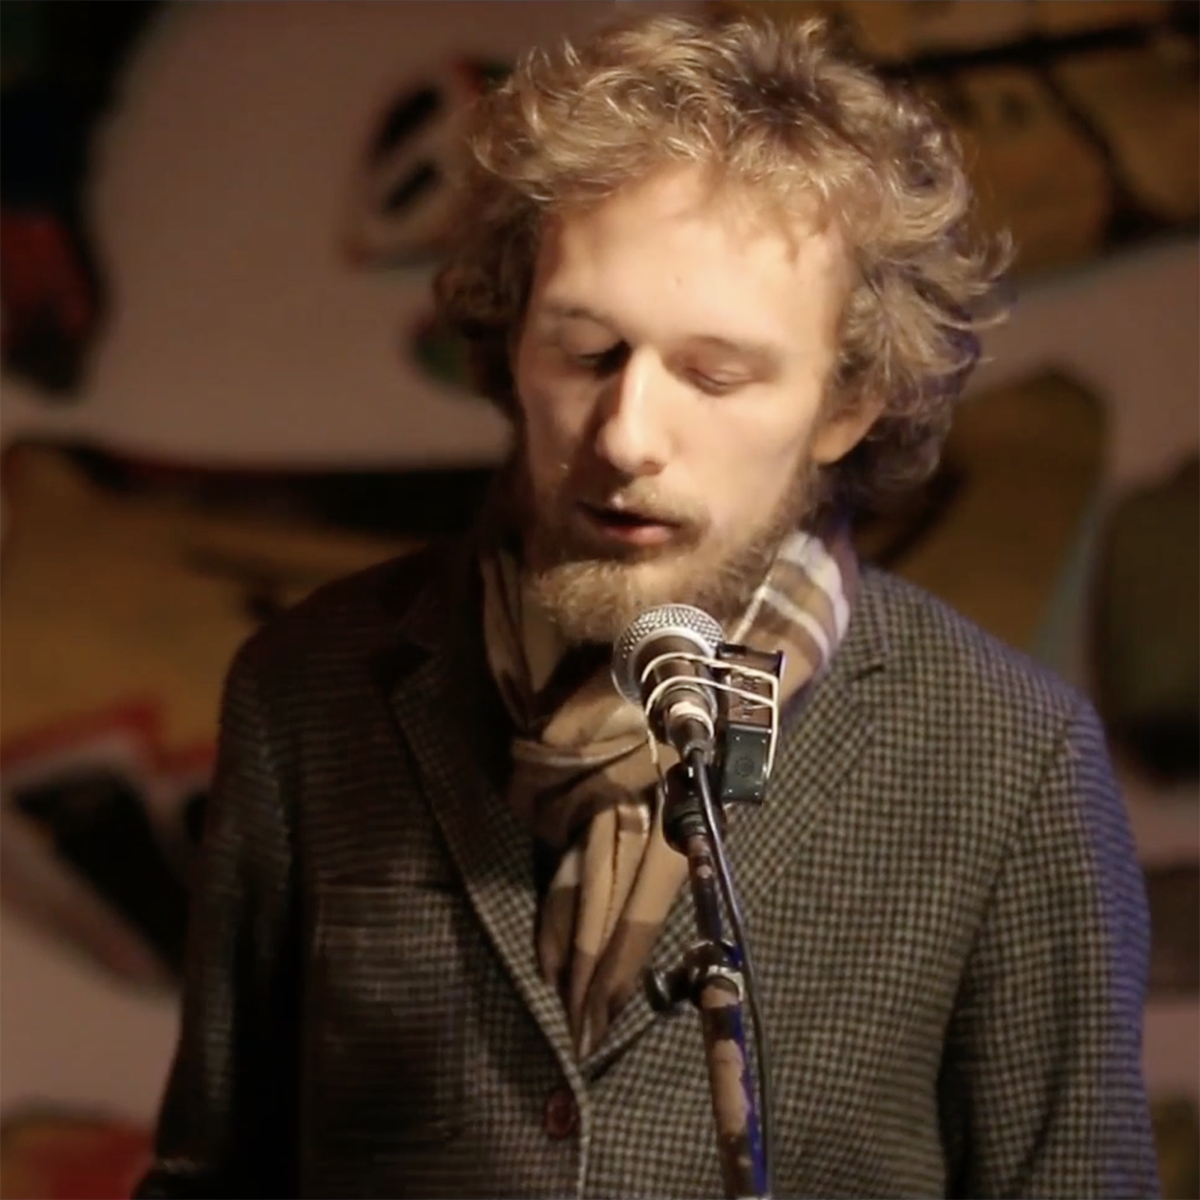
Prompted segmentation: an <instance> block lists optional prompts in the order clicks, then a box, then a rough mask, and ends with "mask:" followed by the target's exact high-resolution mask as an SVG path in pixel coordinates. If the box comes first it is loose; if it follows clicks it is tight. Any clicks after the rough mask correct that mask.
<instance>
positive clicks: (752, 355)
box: [543, 300, 783, 368]
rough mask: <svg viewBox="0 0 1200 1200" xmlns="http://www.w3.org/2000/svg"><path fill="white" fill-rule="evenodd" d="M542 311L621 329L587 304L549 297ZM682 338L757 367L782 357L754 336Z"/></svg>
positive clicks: (775, 362) (770, 364)
mask: <svg viewBox="0 0 1200 1200" xmlns="http://www.w3.org/2000/svg"><path fill="white" fill-rule="evenodd" d="M543 312H544V313H545V314H546V315H547V316H550V317H554V318H556V319H558V320H561V321H591V322H593V323H594V324H596V325H603V326H604V327H605V328H606V329H608V330H610V331H612V332H613V333H618V332H619V330H620V325H619V323H618V322H617V321H616V320H614V319H613V318H612V317H611V316H610V315H609V314H608V313H605V312H601V311H599V310H597V309H594V308H588V306H587V305H586V304H572V303H569V302H566V301H558V300H550V301H548V302H547V303H546V305H545V306H544V308H543ZM681 340H682V341H684V342H687V343H690V344H692V345H700V346H705V347H708V348H711V349H714V350H721V351H725V352H727V353H731V354H736V355H738V356H739V357H742V358H745V359H747V360H748V361H750V362H751V363H752V364H753V365H754V366H755V367H758V368H776V367H778V365H779V363H780V361H781V360H782V357H783V356H782V354H781V352H780V350H779V348H778V347H776V346H773V345H771V344H770V343H769V342H759V341H755V340H753V339H742V338H730V337H723V336H721V335H720V334H713V333H693V334H688V335H686V336H685V337H684V338H682V339H681Z"/></svg>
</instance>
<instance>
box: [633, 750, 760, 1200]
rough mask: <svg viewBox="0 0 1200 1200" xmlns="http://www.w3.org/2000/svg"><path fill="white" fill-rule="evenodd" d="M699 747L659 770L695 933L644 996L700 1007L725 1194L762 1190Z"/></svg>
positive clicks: (735, 962)
mask: <svg viewBox="0 0 1200 1200" xmlns="http://www.w3.org/2000/svg"><path fill="white" fill-rule="evenodd" d="M708 770H709V768H708V766H707V764H706V762H705V756H704V754H703V753H702V752H697V753H694V754H691V755H689V761H688V762H686V763H679V764H678V765H676V766H673V767H671V768H670V769H669V770H668V771H667V772H666V798H665V806H664V809H663V830H664V833H665V834H666V837H667V840H668V841H669V842H670V844H671V845H672V846H674V847H675V848H676V849H677V850H678V851H679V852H680V853H681V854H683V855H684V856H685V857H686V858H687V862H688V875H689V879H690V882H691V891H692V901H693V903H694V906H695V910H696V931H697V933H698V935H699V940H698V941H697V943H696V944H695V945H694V946H693V947H692V949H691V950H690V951H689V953H688V955H687V957H686V959H685V960H684V963H683V965H682V966H681V967H679V968H677V969H676V970H674V971H672V972H671V973H670V975H668V976H663V975H662V974H656V975H654V976H652V977H651V980H650V987H651V990H652V993H656V994H657V996H656V997H655V996H653V995H652V999H655V1000H656V1003H657V1004H659V1005H660V1006H663V1007H668V1006H671V1005H672V1004H674V1003H676V1002H677V1001H678V1000H679V999H682V998H687V999H690V1000H691V1002H692V1004H693V1005H694V1006H695V1007H696V1009H697V1010H698V1011H699V1014H700V1025H701V1029H702V1031H703V1034H704V1048H705V1053H706V1056H707V1059H708V1078H709V1085H710V1087H711V1089H712V1104H713V1117H714V1118H715V1121H716V1127H717V1150H718V1153H719V1155H720V1159H721V1175H722V1178H723V1181H724V1185H725V1195H726V1196H728V1197H734V1198H737V1200H746V1198H748V1197H768V1196H769V1189H768V1182H767V1163H766V1156H765V1153H764V1147H763V1144H762V1133H761V1128H760V1124H759V1117H758V1111H757V1106H756V1104H755V1092H754V1082H753V1075H752V1071H751V1064H750V1058H749V1055H748V1054H747V1050H746V1035H745V1025H744V1022H743V1019H742V1012H743V1001H744V999H745V994H746V990H745V989H746V984H745V977H744V975H743V971H742V952H741V950H740V948H739V947H738V946H736V945H733V944H731V943H729V942H727V941H726V940H725V934H724V928H723V922H722V916H721V893H720V886H719V877H718V871H717V864H716V855H715V852H714V847H713V836H714V834H715V835H716V836H717V837H719V836H720V832H719V831H715V830H713V829H712V828H711V825H710V822H711V821H713V820H717V819H719V814H718V811H717V808H716V805H715V804H714V803H713V802H712V791H711V788H710V784H709V778H708Z"/></svg>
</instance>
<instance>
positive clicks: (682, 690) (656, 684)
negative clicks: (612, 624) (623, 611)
mask: <svg viewBox="0 0 1200 1200" xmlns="http://www.w3.org/2000/svg"><path fill="white" fill-rule="evenodd" d="M724 639H725V635H724V633H723V631H722V629H721V626H720V625H718V624H717V622H716V621H715V620H714V619H713V618H712V617H710V616H709V615H708V613H706V612H703V611H702V610H701V609H698V608H692V607H691V606H690V605H687V604H663V605H660V606H659V607H657V608H650V609H647V610H646V611H645V612H644V613H642V614H641V615H640V616H638V617H637V618H635V619H634V620H633V621H632V622H630V624H629V625H628V626H626V628H625V631H624V633H622V634H621V636H620V637H619V638H618V639H617V641H616V644H615V645H614V646H613V656H612V677H613V683H615V684H616V688H617V691H618V692H620V693H621V695H622V696H624V697H625V699H626V700H628V701H630V702H631V703H633V704H636V705H638V706H639V707H640V708H645V706H646V704H647V702H648V701H649V700H650V698H651V695H652V694H653V693H654V692H655V691H656V690H657V691H658V694H657V696H655V697H654V701H653V704H652V705H651V707H650V711H649V713H648V714H647V715H648V716H649V719H650V728H651V730H652V731H653V733H654V735H655V737H657V738H658V740H659V741H660V742H664V743H665V744H666V745H668V746H671V747H672V748H673V749H674V750H675V752H676V753H677V754H678V755H679V757H680V759H682V760H683V761H684V762H686V761H687V760H688V756H689V755H690V754H692V753H693V752H694V751H696V750H701V751H703V753H704V757H705V761H708V762H711V761H712V757H713V743H714V739H715V736H716V720H717V705H716V701H715V700H714V698H713V689H712V688H711V687H709V686H708V685H709V683H711V681H712V675H711V673H710V671H709V670H708V668H707V667H706V666H704V664H703V663H697V662H689V661H688V660H687V659H686V658H681V657H678V656H680V655H687V654H698V655H702V656H703V657H705V658H716V656H717V650H718V647H720V646H721V644H722V643H723V641H724ZM659 658H661V659H663V661H662V662H659V663H657V664H656V665H655V666H654V667H653V669H652V670H650V671H649V672H647V671H646V668H647V667H648V666H649V665H650V663H652V662H654V660H655V659H659ZM643 675H645V678H644V679H643V678H642V677H643Z"/></svg>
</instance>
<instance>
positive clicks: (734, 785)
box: [711, 642, 784, 807]
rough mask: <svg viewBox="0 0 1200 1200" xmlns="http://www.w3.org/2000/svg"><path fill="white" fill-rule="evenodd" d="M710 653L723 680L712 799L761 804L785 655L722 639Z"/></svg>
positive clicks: (772, 754) (770, 763) (775, 728)
mask: <svg viewBox="0 0 1200 1200" xmlns="http://www.w3.org/2000/svg"><path fill="white" fill-rule="evenodd" d="M713 657H714V661H713V663H712V664H711V668H712V670H713V674H714V677H715V678H716V679H717V682H718V683H719V684H721V685H722V686H720V687H718V688H717V689H715V691H716V697H717V720H716V722H715V726H716V741H715V745H714V755H713V768H712V778H713V780H714V782H715V784H716V791H717V797H716V798H717V800H718V802H719V804H720V805H721V806H722V807H724V806H726V805H730V804H755V805H758V804H762V802H763V800H764V799H765V797H766V791H767V780H768V779H769V778H770V774H771V767H772V766H773V765H774V764H773V760H774V757H775V742H776V739H777V737H778V733H779V705H778V699H777V697H778V695H779V684H780V681H781V679H782V676H783V663H784V658H783V654H782V653H780V652H779V651H774V652H770V653H768V652H765V651H761V650H753V649H751V648H750V647H749V646H740V645H736V644H734V643H732V642H722V643H720V645H718V646H717V649H716V653H715V654H714V656H713Z"/></svg>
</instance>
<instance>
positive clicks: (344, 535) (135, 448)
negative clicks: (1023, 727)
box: [0, 0, 1200, 1197]
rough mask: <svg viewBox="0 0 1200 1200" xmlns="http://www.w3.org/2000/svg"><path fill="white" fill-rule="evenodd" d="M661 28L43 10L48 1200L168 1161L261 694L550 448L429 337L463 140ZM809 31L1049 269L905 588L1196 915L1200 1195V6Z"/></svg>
mask: <svg viewBox="0 0 1200 1200" xmlns="http://www.w3.org/2000/svg"><path fill="white" fill-rule="evenodd" d="M618 7H620V6H619V5H616V4H613V3H606V2H600V0H597V2H595V3H588V2H583V0H577V2H574V3H570V4H566V3H507V2H489V3H468V2H460V3H454V4H445V3H442V4H439V3H418V2H412V0H410V2H406V3H386V2H381V3H358V2H353V3H352V2H339V3H331V2H329V0H315V2H308V3H304V4H300V3H276V4H270V5H265V4H261V5H256V4H233V3H211V4H205V5H198V4H181V3H171V4H161V3H160V4H136V5H135V4H123V5H86V4H84V5H77V4H69V3H55V4H46V3H33V4H30V3H19V2H17V0H7V2H6V3H5V4H4V6H3V8H2V9H0V12H2V14H3V17H4V20H5V28H4V31H3V54H4V77H3V84H4V94H3V101H2V107H0V117H2V121H3V128H2V130H0V133H2V138H0V145H2V146H3V156H4V157H3V170H2V172H0V175H2V178H0V193H2V195H0V199H2V201H3V262H2V264H0V267H2V269H0V284H2V289H3V300H4V309H3V352H4V375H3V394H2V403H0V443H2V450H3V458H2V459H0V492H2V500H3V541H2V543H0V564H2V575H0V620H2V621H3V654H2V657H0V791H2V796H0V803H2V805H3V808H2V810H0V884H2V889H3V899H4V903H3V905H2V906H0V1022H2V1037H0V1119H3V1122H4V1125H3V1130H2V1131H0V1151H2V1152H3V1161H2V1162H0V1169H2V1176H0V1191H2V1192H3V1194H4V1195H6V1196H7V1195H18V1194H19V1195H23V1196H26V1197H31V1196H51V1195H60V1194H61V1195H65V1194H75V1195H81V1194H88V1195H100V1194H105V1195H108V1194H114V1195H115V1194H119V1188H120V1184H119V1183H113V1182H112V1180H113V1179H114V1178H117V1177H119V1176H120V1173H121V1172H122V1171H125V1172H126V1173H128V1172H129V1171H131V1170H133V1169H134V1168H133V1167H131V1166H130V1164H131V1163H133V1162H135V1161H136V1158H137V1155H139V1154H140V1153H142V1151H143V1150H144V1138H145V1130H146V1127H147V1126H148V1124H149V1123H150V1122H151V1121H152V1118H153V1114H154V1110H155V1107H156V1104H157V1101H158V1098H159V1092H160V1089H161V1086H162V1082H163V1076H164V1073H165V1071H166V1068H167V1064H168V1060H169V1055H170V1051H171V1048H172V1043H173V1039H174V1035H175V1030H176V1016H177V993H176V990H175V987H176V983H175V981H176V970H177V967H178V962H179V954H180V947H181V937H182V922H183V915H184V911H185V907H186V894H187V874H188V868H189V863H190V854H191V849H192V844H193V842H192V839H193V837H194V834H195V830H196V828H197V826H198V822H199V817H200V814H201V812H202V808H203V803H204V799H205V789H206V785H207V772H208V768H209V764H210V762H211V751H212V738H213V733H214V728H215V716H216V707H217V700H218V695H219V688H220V682H221V678H222V675H223V673H224V669H225V666H226V664H227V662H228V658H229V656H230V654H231V653H232V651H233V649H234V648H235V646H236V645H237V643H238V642H239V641H240V640H241V639H242V638H243V637H244V636H246V635H247V634H248V633H249V632H250V631H251V630H252V629H253V628H254V627H255V625H256V624H257V623H258V622H260V621H261V620H263V619H264V618H265V617H267V616H269V615H270V614H271V613H273V612H275V611H277V610H278V608H279V607H280V606H281V605H284V604H287V603H289V602H291V601H292V600H294V599H295V598H297V597H299V596H300V595H302V594H303V593H304V592H306V591H307V590H309V589H310V588H311V587H312V586H313V585H314V584H316V583H317V582H319V581H321V580H322V579H325V578H328V577H329V576H331V575H334V574H337V573H340V572H342V571H344V570H350V569H353V568H355V567H357V566H359V565H363V564H366V563H368V562H371V561H374V560H376V559H378V558H380V557H383V556H384V555H386V554H390V553H393V552H395V551H397V550H399V549H403V548H405V547H407V546H411V545H413V544H415V543H416V542H418V541H419V540H420V539H422V538H424V537H427V536H430V535H433V534H437V533H440V532H442V531H445V530H447V529H452V528H456V527H459V526H461V524H462V523H463V522H464V521H465V520H467V519H468V518H469V514H470V511H471V508H472V506H473V504H474V503H475V501H476V499H477V497H478V495H479V490H480V488H481V486H482V484H483V482H484V481H485V480H486V473H487V469H488V468H489V467H490V466H491V465H492V464H494V463H495V462H496V460H497V459H498V458H499V457H500V456H501V455H502V453H503V450H504V447H505V444H506V436H507V431H506V429H505V427H504V424H503V422H502V421H501V420H500V419H499V418H498V416H497V415H496V414H495V413H493V412H492V410H491V409H490V408H489V407H488V406H487V405H486V404H484V403H483V402H482V401H481V400H480V399H479V398H477V397H476V396H475V395H473V394H472V393H471V392H470V390H469V389H468V388H467V387H466V385H465V384H464V382H463V374H462V360H461V355H460V353H459V348H458V347H457V346H456V345H455V344H454V343H453V342H452V341H450V340H448V339H447V338H445V337H444V336H442V335H441V334H440V333H439V331H438V330H437V329H436V328H435V327H433V326H432V325H431V323H430V320H429V316H430V314H429V299H428V291H427V289H428V282H429V279H430V277H431V275H432V272H433V269H434V264H435V262H436V257H437V251H438V245H439V238H440V235H441V233H442V230H443V228H444V226H443V225H442V220H443V219H444V212H445V209H444V204H443V201H444V197H445V186H446V184H445V179H446V176H447V174H448V172H449V171H450V170H451V169H452V166H453V147H454V145H455V142H454V132H455V116H456V113H457V112H459V111H460V110H461V107H462V105H463V104H464V103H465V102H467V101H468V100H469V99H470V97H471V96H472V95H474V94H476V93H477V91H478V89H479V88H481V87H484V86H486V85H487V82H488V81H489V80H490V79H493V78H495V77H496V76H497V75H498V74H501V73H502V72H503V70H504V69H505V66H506V64H507V63H509V62H511V61H512V59H513V57H514V56H515V55H516V54H517V53H519V52H520V51H521V50H522V49H523V48H525V47H526V46H527V45H529V44H531V43H534V42H538V41H543V40H547V39H550V38H553V37H556V36H558V35H559V34H561V33H564V32H566V33H571V32H576V31H579V30H581V29H584V28H586V27H588V26H589V25H590V24H592V23H593V22H594V21H596V20H598V19H602V18H603V17H605V16H607V15H609V14H611V13H612V12H613V11H614V10H615V9H616V8H618ZM657 7H675V8H686V7H689V6H688V5H685V4H674V5H670V4H663V5H657ZM771 8H772V10H773V11H776V12H784V11H794V10H799V9H802V8H803V9H805V10H822V11H824V12H825V13H826V15H827V16H829V17H830V19H832V20H833V21H835V22H837V23H838V24H840V25H841V26H843V27H844V29H845V31H846V33H847V35H848V36H850V37H851V38H853V39H854V40H855V41H856V42H857V43H858V45H859V46H860V47H861V48H862V49H863V51H864V52H865V53H868V54H869V55H871V56H872V57H874V58H875V59H876V60H877V61H878V62H879V63H880V64H881V66H882V68H883V69H885V70H887V71H890V72H894V73H896V74H904V75H908V76H910V77H913V78H915V79H916V80H917V82H918V83H920V85H921V86H923V87H926V88H928V89H929V90H930V91H932V92H933V93H934V94H936V95H937V96H938V98H939V99H940V100H941V101H942V102H943V103H944V104H945V106H946V108H947V111H948V112H949V113H950V115H951V117H952V119H953V120H954V122H955V124H956V125H957V127H958V129H959V131H960V134H961V136H962V137H963V139H964V142H965V143H966V145H967V147H968V150H969V153H970V156H971V163H972V169H973V171H974V173H975V176H976V181H977V183H978V186H979V188H980V194H981V197H982V213H983V218H984V220H985V222H988V223H991V224H1000V223H1004V224H1007V225H1009V226H1010V227H1012V228H1013V230H1014V232H1015V234H1016V236H1017V239H1018V243H1019V246H1020V252H1021V253H1020V259H1019V262H1018V267H1019V270H1018V272H1017V284H1018V297H1019V303H1018V306H1017V308H1016V311H1015V314H1014V317H1013V319H1012V320H1011V322H1010V323H1009V324H1008V325H1007V326H1005V327H1004V328H1002V329H999V330H997V331H995V333H994V334H993V336H992V337H991V339H990V342H989V347H988V349H989V353H990V359H991V361H990V362H989V363H988V364H987V365H986V366H985V367H984V368H983V369H981V371H980V372H979V373H978V375H977V377H976V379H975V381H974V382H973V384H972V388H971V399H970V402H969V403H968V404H967V405H966V406H965V407H964V410H963V416H962V420H961V422H960V426H959V429H958V430H957V431H956V433H955V435H954V437H953V439H952V441H951V444H950V447H949V449H948V453H947V460H946V464H945V466H944V468H943V470H942V471H941V472H940V473H939V475H938V476H937V477H936V478H935V480H933V481H932V482H931V484H930V486H929V487H928V488H926V489H924V491H923V492H922V493H921V494H920V495H919V496H917V497H914V499H913V501H912V503H911V504H910V505H909V506H908V507H907V508H906V509H905V510H904V511H903V512H901V513H898V514H895V515H894V516H893V517H891V518H889V519H888V520H886V521H873V522H869V523H865V524H864V526H863V527H862V528H861V529H860V533H859V536H860V543H861V546H862V549H863V552H864V553H865V554H868V555H869V556H871V557H874V558H875V559H877V560H879V561H882V562H884V563H886V564H887V565H889V566H891V567H892V568H893V569H896V570H899V571H901V572H902V573H904V574H906V575H908V576H909V577H910V578H913V579H915V580H917V581H918V582H921V583H923V584H925V585H926V586H928V587H931V588H932V589H933V590H934V591H936V592H938V593H939V594H942V595H944V596H945V597H946V598H947V599H949V600H950V601H951V602H952V603H954V604H956V605H957V606H958V607H959V608H960V609H962V610H963V611H965V612H966V613H967V614H968V615H970V616H972V617H974V618H975V619H976V620H978V621H980V622H981V623H982V624H983V625H985V627H987V628H989V629H991V630H992V631H993V632H995V633H996V634H997V635H998V636H1001V637H1003V638H1005V639H1006V640H1008V641H1009V642H1011V643H1012V644H1014V645H1015V646H1017V647H1019V648H1020V649H1023V650H1025V651H1027V652H1028V653H1031V654H1033V655H1035V656H1036V657H1038V658H1040V659H1041V660H1042V661H1044V662H1046V663H1048V664H1050V665H1051V666H1053V667H1055V668H1056V669H1058V670H1060V671H1061V672H1062V673H1063V674H1065V675H1066V676H1067V677H1068V678H1070V679H1071V680H1072V681H1073V682H1075V683H1077V684H1078V685H1079V686H1081V687H1084V688H1086V689H1088V690H1089V691H1090V692H1091V693H1092V695H1093V697H1094V698H1095V699H1096V701H1097V703H1098V705H1100V707H1101V711H1102V712H1103V714H1104V715H1105V717H1106V720H1107V721H1108V723H1109V729H1110V734H1111V735H1112V741H1113V748H1114V754H1115V755H1116V757H1117V761H1118V764H1119V770H1120V773H1121V777H1122V782H1123V786H1124V787H1125V792H1126V797H1127V801H1128V804H1129V808H1130V812H1131V816H1132V818H1133V821H1134V826H1135V831H1136V834H1137V837H1138V841H1139V847H1140V850H1141V853H1142V856H1143V859H1144V861H1145V864H1146V869H1147V877H1148V881H1149V883H1150V886H1151V895H1152V901H1153V905H1154V921H1155V967H1154V988H1153V996H1152V1001H1151V1005H1150V1008H1149V1010H1148V1015H1147V1028H1146V1035H1147V1036H1146V1062H1147V1070H1148V1073H1149V1077H1150V1080H1151V1084H1152V1087H1153V1089H1154V1092H1155V1097H1156V1101H1157V1104H1158V1113H1159V1119H1160V1122H1161V1129H1162V1131H1163V1135H1162V1136H1163V1142H1162V1144H1163V1147H1164V1150H1163V1154H1164V1172H1165V1173H1166V1174H1167V1176H1168V1191H1169V1194H1172V1195H1179V1196H1183V1195H1196V1194H1200V1192H1197V1191H1191V1190H1188V1189H1189V1188H1192V1187H1195V1186H1197V1185H1195V1184H1193V1183H1192V1182H1191V1180H1193V1179H1195V1174H1194V1172H1195V1171H1196V1170H1197V1167H1196V1163H1195V1156H1196V1149H1195V1147H1196V1103H1197V1094H1198V1090H1200V1085H1198V1080H1197V1061H1198V1059H1200V1033H1198V1027H1200V1005H1198V999H1197V987H1198V980H1197V904H1198V899H1197V884H1196V879H1197V859H1198V857H1200V834H1198V815H1200V784H1198V783H1197V770H1196V757H1197V740H1198V728H1197V726H1198V722H1197V714H1196V701H1197V694H1196V693H1197V684H1196V671H1197V650H1196V626H1197V618H1198V616H1200V614H1198V612H1197V583H1196V576H1197V528H1196V526H1197V517H1196V514H1197V498H1196V495H1197V494H1196V473H1195V466H1194V463H1195V456H1196V454H1197V449H1198V444H1200V404H1198V401H1200V366H1198V340H1197V330H1198V328H1200V304H1198V295H1200V271H1198V262H1200V258H1198V253H1197V249H1198V246H1197V211H1198V208H1200V195H1198V193H1200V184H1198V178H1197V176H1198V163H1200V153H1198V151H1200V113H1198V105H1197V82H1196V81H1197V69H1196V61H1197V59H1196V31H1195V21H1194V16H1195V12H1196V6H1195V5H1192V4H1190V3H1189V4H1183V5H1180V4H1172V3H1158V2H1156V0H1135V2H1133V3H1126V2H1125V0H1100V2H1096V3H1089V2H1084V0H1073V2H1071V3H1058V2H1057V0H1012V2H1007V0H1006V2H1005V3H1003V4H998V3H988V2H986V0H984V2H979V0H971V2H969V3H963V2H961V0H959V2H953V0H952V2H944V3H934V2H932V0H927V2H925V3H920V4H909V3H907V2H902V0H894V2H893V3H889V4H886V5H881V4H859V3H851V2H844V3H836V2H833V0H830V2H828V3H806V4H802V5H801V4H787V3H782V2H779V3H775V4H772V5H771ZM114 11H115V13H116V15H114ZM106 12H107V13H108V14H109V15H108V16H107V17H106V16H104V15H103V14H105V13H106ZM80 1162H86V1163H88V1164H90V1166H88V1167H87V1169H88V1170H91V1171H93V1172H94V1174H93V1175H92V1176H91V1182H90V1184H89V1186H90V1187H91V1189H92V1190H90V1191H84V1192H78V1191H77V1192H71V1193H67V1192H64V1191H62V1190H61V1188H62V1187H63V1186H67V1185H64V1184H62V1182H61V1176H62V1174H63V1171H64V1170H65V1167H64V1164H72V1169H75V1167H77V1166H78V1164H79V1163H80ZM97 1164H99V1165H97ZM56 1172H57V1173H58V1175H59V1176H60V1182H59V1183H58V1184H55V1183H53V1182H52V1181H51V1176H53V1175H54V1174H55V1173H56ZM104 1172H107V1175H105V1176H104V1178H105V1180H106V1182H100V1177H101V1175H102V1174H103V1173H104ZM1189 1172H1193V1174H1189ZM106 1186H110V1187H115V1188H116V1189H117V1190H115V1191H111V1192H110V1191H103V1190H102V1189H103V1187H106ZM55 1187H58V1188H59V1190H57V1191H56V1190H55ZM1180 1189H1182V1190H1180Z"/></svg>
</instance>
